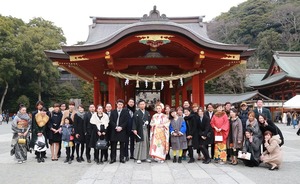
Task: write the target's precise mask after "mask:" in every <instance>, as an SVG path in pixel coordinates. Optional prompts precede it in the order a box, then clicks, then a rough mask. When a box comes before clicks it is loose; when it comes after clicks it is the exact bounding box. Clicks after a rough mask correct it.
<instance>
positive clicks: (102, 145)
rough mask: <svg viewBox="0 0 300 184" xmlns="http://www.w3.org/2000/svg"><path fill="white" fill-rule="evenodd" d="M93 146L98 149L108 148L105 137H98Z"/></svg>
mask: <svg viewBox="0 0 300 184" xmlns="http://www.w3.org/2000/svg"><path fill="white" fill-rule="evenodd" d="M95 148H96V149H98V150H104V149H107V148H108V145H107V141H106V140H105V139H100V138H99V139H98V141H97V142H96V146H95Z"/></svg>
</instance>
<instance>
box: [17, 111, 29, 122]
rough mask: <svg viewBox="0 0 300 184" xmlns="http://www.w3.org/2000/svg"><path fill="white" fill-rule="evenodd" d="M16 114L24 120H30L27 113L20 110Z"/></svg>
mask: <svg viewBox="0 0 300 184" xmlns="http://www.w3.org/2000/svg"><path fill="white" fill-rule="evenodd" d="M17 116H18V117H19V118H20V119H22V120H26V121H30V120H31V118H30V117H29V115H28V114H27V113H26V114H22V113H20V112H18V113H17Z"/></svg>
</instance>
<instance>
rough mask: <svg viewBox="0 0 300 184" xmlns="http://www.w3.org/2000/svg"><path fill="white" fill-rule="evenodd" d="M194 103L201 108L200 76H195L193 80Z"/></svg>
mask: <svg viewBox="0 0 300 184" xmlns="http://www.w3.org/2000/svg"><path fill="white" fill-rule="evenodd" d="M192 95H193V96H192V98H193V99H192V101H193V103H197V104H199V105H200V106H201V103H200V75H199V74H197V75H194V76H193V78H192Z"/></svg>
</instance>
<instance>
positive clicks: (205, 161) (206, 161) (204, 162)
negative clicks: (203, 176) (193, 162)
mask: <svg viewBox="0 0 300 184" xmlns="http://www.w3.org/2000/svg"><path fill="white" fill-rule="evenodd" d="M210 162H211V159H209V160H204V161H203V162H202V163H203V164H209V163H210Z"/></svg>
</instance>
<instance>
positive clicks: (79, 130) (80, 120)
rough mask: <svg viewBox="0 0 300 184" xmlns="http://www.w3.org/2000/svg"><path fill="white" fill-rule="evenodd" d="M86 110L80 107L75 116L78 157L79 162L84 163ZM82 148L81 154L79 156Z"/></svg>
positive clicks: (75, 141) (75, 140)
mask: <svg viewBox="0 0 300 184" xmlns="http://www.w3.org/2000/svg"><path fill="white" fill-rule="evenodd" d="M84 114H85V112H84V108H83V106H82V105H79V106H78V111H77V112H76V114H75V116H74V131H75V138H74V143H75V149H76V155H77V158H76V160H77V162H81V161H84V159H83V152H84V142H85V133H84ZM79 148H80V154H79Z"/></svg>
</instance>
